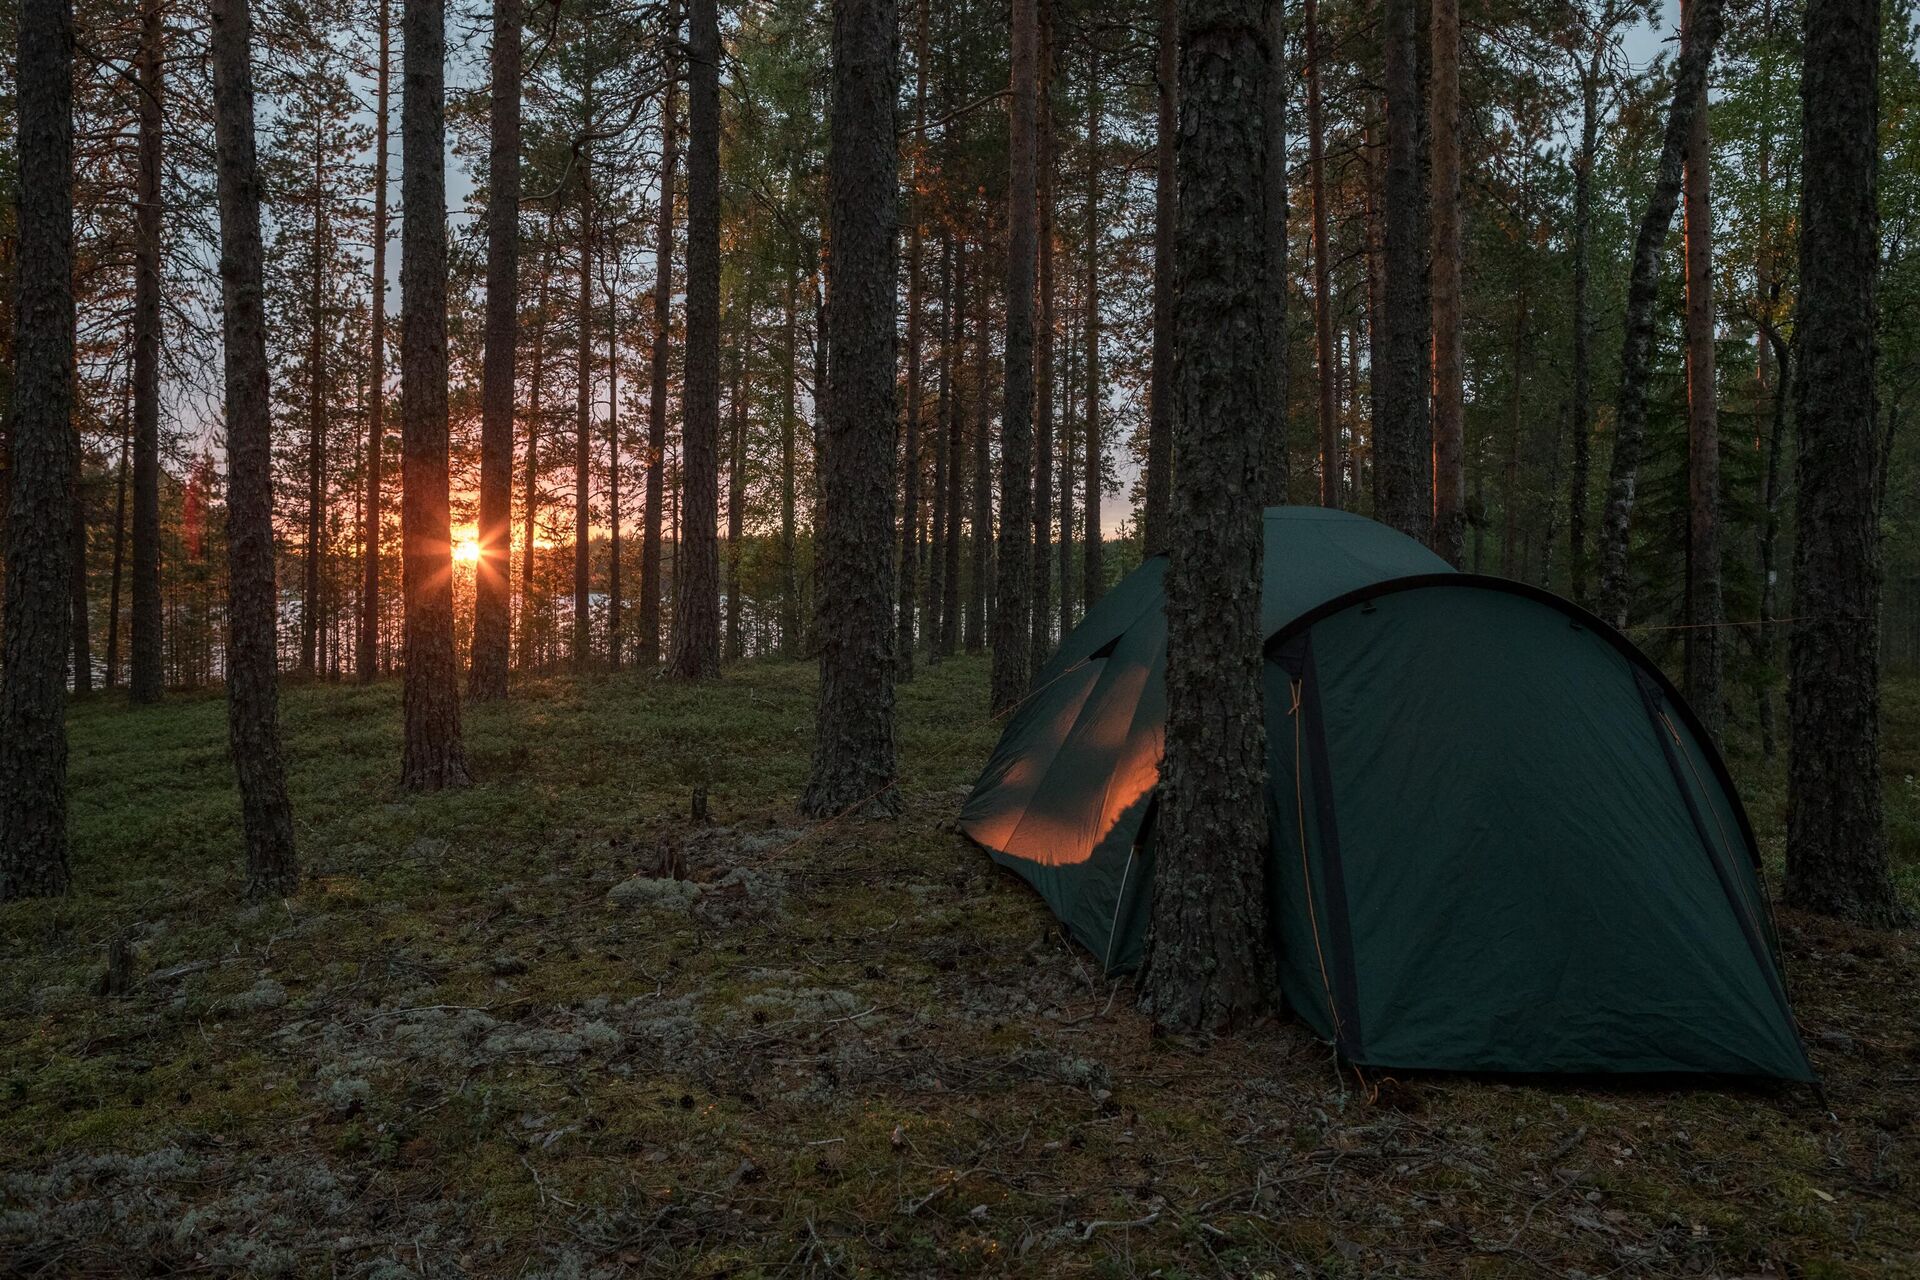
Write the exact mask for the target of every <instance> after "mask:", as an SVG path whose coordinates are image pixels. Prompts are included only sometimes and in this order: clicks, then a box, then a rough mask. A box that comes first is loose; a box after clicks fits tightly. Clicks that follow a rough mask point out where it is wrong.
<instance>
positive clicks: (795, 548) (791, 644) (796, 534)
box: [780, 268, 800, 658]
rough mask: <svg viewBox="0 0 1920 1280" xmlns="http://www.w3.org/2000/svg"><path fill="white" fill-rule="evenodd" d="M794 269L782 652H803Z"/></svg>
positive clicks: (785, 418)
mask: <svg viewBox="0 0 1920 1280" xmlns="http://www.w3.org/2000/svg"><path fill="white" fill-rule="evenodd" d="M795 276H796V272H795V270H794V269H793V268H789V269H788V274H787V300H786V320H785V325H784V332H785V340H784V342H783V345H782V348H781V350H782V354H783V356H784V359H785V362H786V368H785V369H784V371H783V372H784V374H785V377H784V379H783V381H782V389H781V401H780V655H781V656H782V657H785V658H791V657H795V656H797V655H798V654H799V652H800V527H799V517H798V515H797V514H796V512H795V508H796V506H797V505H798V501H799V487H800V479H799V476H798V474H797V472H798V469H799V458H798V456H797V455H798V445H799V441H798V439H797V437H798V435H799V431H800V410H799V394H798V387H799V382H800V350H799V342H800V331H799V299H798V296H797V295H798V291H799V282H798V280H797V279H796V278H795Z"/></svg>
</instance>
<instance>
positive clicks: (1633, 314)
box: [1595, 0, 1720, 627]
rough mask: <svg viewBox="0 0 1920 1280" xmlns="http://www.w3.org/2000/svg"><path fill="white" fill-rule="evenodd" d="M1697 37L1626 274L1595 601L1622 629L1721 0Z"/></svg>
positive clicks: (1682, 62)
mask: <svg viewBox="0 0 1920 1280" xmlns="http://www.w3.org/2000/svg"><path fill="white" fill-rule="evenodd" d="M1691 22H1692V25H1693V29H1692V32H1691V34H1692V36H1693V39H1692V40H1691V41H1689V42H1688V43H1686V44H1685V45H1683V46H1682V49H1681V53H1680V59H1679V62H1678V63H1677V64H1676V65H1675V67H1674V75H1673V101H1672V103H1671V104H1670V105H1669V106H1668V108H1667V126H1666V132H1665V135H1664V137H1663V138H1662V140H1661V147H1660V161H1659V165H1658V167H1657V168H1656V169H1655V171H1654V181H1653V190H1652V191H1651V192H1649V193H1648V196H1647V208H1646V212H1645V214H1643V215H1642V217H1641V219H1640V229H1639V232H1638V233H1637V235H1636V236H1635V238H1634V245H1633V266H1632V269H1631V272H1630V273H1629V275H1628V278H1627V311H1626V320H1625V324H1624V326H1623V328H1624V330H1625V333H1624V336H1623V338H1622V340H1621V344H1620V393H1619V402H1618V406H1617V408H1616V410H1615V413H1614V442H1613V466H1612V470H1611V472H1610V474H1609V476H1608V479H1607V502H1606V508H1605V511H1604V513H1603V515H1602V518H1601V524H1600V547H1599V553H1600V593H1599V596H1598V597H1597V599H1596V600H1595V604H1596V605H1597V606H1598V607H1597V610H1596V611H1597V612H1598V613H1599V614H1600V616H1601V617H1602V618H1605V619H1606V620H1607V621H1608V622H1610V623H1612V624H1613V625H1614V626H1616V627H1624V626H1625V625H1626V623H1627V604H1628V593H1629V589H1630V587H1631V580H1630V578H1629V572H1630V570H1629V566H1628V563H1627V533H1628V527H1629V525H1630V524H1631V522H1632V519H1633V504H1634V496H1635V490H1636V487H1637V485H1638V483H1639V477H1640V455H1641V452H1642V450H1643V449H1644V448H1645V445H1646V435H1647V379H1648V374H1649V371H1650V369H1651V367H1652V363H1653V320H1654V316H1653V307H1654V302H1655V300H1656V298H1657V296H1658V293H1659V280H1658V276H1657V273H1658V271H1659V265H1660V261H1659V259H1660V250H1661V248H1662V246H1663V245H1664V244H1665V242H1666V238H1667V230H1668V227H1669V226H1670V225H1671V224H1672V222H1673V210H1674V205H1675V204H1676V203H1677V202H1678V201H1679V198H1680V171H1681V164H1682V161H1683V160H1684V158H1685V156H1686V148H1687V135H1688V133H1689V131H1690V130H1691V129H1692V128H1693V113H1694V108H1695V107H1696V106H1697V105H1698V103H1699V100H1700V97H1701V93H1702V91H1703V87H1704V86H1705V84H1706V82H1707V67H1708V65H1709V63H1710V62H1711V61H1712V58H1713V46H1714V43H1715V42H1716V41H1717V40H1718V39H1719V38H1720V0H1694V8H1693V12H1692V16H1691Z"/></svg>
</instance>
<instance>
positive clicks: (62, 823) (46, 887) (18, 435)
mask: <svg viewBox="0 0 1920 1280" xmlns="http://www.w3.org/2000/svg"><path fill="white" fill-rule="evenodd" d="M17 33H18V36H19V52H18V61H17V62H16V63H15V64H14V65H15V75H16V82H15V83H16V88H15V100H16V103H17V110H18V112H19V115H18V119H19V128H18V132H17V134H16V142H15V146H16V148H17V156H18V161H19V165H20V170H21V172H23V173H32V174H36V175H39V177H38V180H37V181H34V182H28V183H23V184H21V186H20V189H19V195H18V201H19V203H18V215H17V217H18V225H19V229H20V231H19V234H20V241H19V244H20V254H19V259H18V262H17V264H16V266H15V275H14V289H15V294H14V297H15V302H16V306H15V317H16V321H17V324H18V329H17V337H16V340H15V345H14V367H13V403H12V406H11V414H10V416H11V419H12V425H11V428H10V436H11V439H10V441H9V442H8V446H9V455H10V457H9V465H8V504H7V523H6V554H7V564H6V569H7V573H6V613H5V619H6V626H5V635H4V645H5V661H4V662H0V902H11V901H13V900H15V899H17V898H34V897H42V896H45V895H49V894H59V893H65V892H66V891H67V886H68V884H69V882H70V880H71V875H70V873H69V871H68V868H67V720H66V716H67V707H66V688H65V686H66V674H67V645H68V639H69V637H68V635H67V631H68V628H69V627H70V626H71V625H72V617H71V614H70V613H69V612H68V609H67V599H66V596H67V590H68V579H69V576H70V575H71V573H72V563H71V558H72V555H73V532H72V531H73V376H74V313H73V178H72V173H73V10H72V7H71V5H70V3H69V2H68V0H21V4H20V7H19V18H18V25H17Z"/></svg>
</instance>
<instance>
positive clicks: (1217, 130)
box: [1143, 0, 1274, 1032]
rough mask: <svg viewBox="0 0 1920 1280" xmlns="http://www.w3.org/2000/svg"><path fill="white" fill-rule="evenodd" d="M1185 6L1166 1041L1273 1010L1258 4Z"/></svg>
mask: <svg viewBox="0 0 1920 1280" xmlns="http://www.w3.org/2000/svg"><path fill="white" fill-rule="evenodd" d="M1273 2H1274V0H1186V3H1185V5H1184V8H1183V13H1182V18H1183V21H1182V32H1181V66H1180V101H1181V116H1182V119H1181V129H1180V136H1181V145H1180V157H1179V175H1180V259H1179V300H1178V304H1177V306H1178V310H1177V313H1176V319H1175V330H1174V332H1175V335H1176V340H1177V341H1178V343H1179V357H1178V358H1179V366H1178V367H1179V375H1178V388H1177V394H1178V396H1179V402H1178V411H1177V413H1176V415H1175V418H1174V430H1175V432H1176V440H1175V446H1174V448H1175V453H1176V455H1177V456H1178V458H1179V460H1180V463H1179V467H1178V469H1177V471H1176V473H1175V475H1174V478H1173V512H1172V514H1173V539H1172V545H1171V547H1170V559H1169V561H1168V565H1167V729H1166V749H1165V755H1164V757H1163V760H1162V764H1161V771H1160V797H1159V805H1160V810H1159V816H1158V819H1157V825H1156V827H1155V854H1154V857H1155V865H1154V877H1153V906H1152V924H1151V929H1150V932H1149V935H1148V940H1147V955H1146V958H1145V961H1144V978H1143V987H1144V992H1145V997H1144V998H1145V1002H1146V1003H1147V1004H1148V1005H1149V1006H1150V1007H1151V1009H1152V1012H1153V1016H1154V1020H1155V1021H1156V1022H1157V1023H1159V1024H1160V1025H1162V1026H1165V1027H1168V1028H1170V1029H1172V1030H1174V1031H1177V1032H1203V1031H1224V1030H1229V1029H1232V1028H1234V1027H1236V1026H1241V1025H1244V1024H1245V1023H1247V1022H1248V1021H1250V1020H1251V1019H1252V1018H1254V1017H1256V1016H1257V1015H1258V1014H1259V1013H1260V1012H1261V1011H1262V1010H1263V1009H1264V1008H1265V1007H1266V1005H1267V1003H1268V1001H1269V998H1270V995H1269V992H1270V989H1271V968H1272V961H1271V959H1270V952H1269V950H1268V947H1267V939H1266V926H1267V912H1266V900H1267V899H1266V889H1265V883H1264V881H1265V858H1266V808H1265V789H1266V724H1265V713H1264V708H1263V706H1262V699H1261V692H1260V666H1261V657H1260V650H1261V643H1262V641H1263V640H1264V638H1265V637H1263V636H1262V635H1261V634H1260V578H1261V556H1262V543H1263V539H1262V536H1261V515H1260V488H1261V483H1262V478H1263V473H1264V472H1265V470H1266V458H1265V447H1264V441H1263V433H1262V432H1261V431H1259V430H1252V429H1249V425H1248V424H1250V423H1261V422H1264V421H1265V420H1266V416H1267V414H1268V412H1269V411H1270V408H1271V407H1270V406H1269V405H1268V404H1267V403H1266V400H1267V396H1268V394H1269V392H1270V388H1271V386H1272V382H1271V380H1270V378H1269V375H1268V371H1267V369H1266V367H1265V366H1266V363H1267V361H1268V360H1269V359H1270V358H1271V351H1272V348H1271V344H1270V343H1269V342H1268V341H1267V335H1266V327H1267V325H1268V323H1269V322H1270V320H1271V316H1272V307H1271V305H1270V304H1269V302H1268V299H1267V297H1266V292H1267V262H1266V253H1265V248H1264V242H1265V234H1266V225H1265V224H1266V196H1267V189H1268V188H1267V184H1266V182H1265V180H1264V174H1265V165H1266V163H1267V159H1268V154H1269V151H1268V145H1267V140H1266V136H1265V128H1266V112H1267V105H1266V89H1267V79H1268V77H1269V76H1270V75H1271V74H1272V67H1271V62H1272V58H1271V52H1270V47H1269V33H1270V32H1271V30H1272V29H1273V28H1272V24H1271V23H1270V22H1269V21H1268V12H1267V11H1268V6H1269V5H1270V4H1272V3H1273Z"/></svg>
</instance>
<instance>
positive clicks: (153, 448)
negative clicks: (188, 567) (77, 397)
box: [21, 0, 166, 703]
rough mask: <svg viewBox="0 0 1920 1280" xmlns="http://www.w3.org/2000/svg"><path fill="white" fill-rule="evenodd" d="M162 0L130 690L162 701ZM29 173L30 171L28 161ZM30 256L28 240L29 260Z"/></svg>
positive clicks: (140, 213) (137, 398) (145, 10)
mask: <svg viewBox="0 0 1920 1280" xmlns="http://www.w3.org/2000/svg"><path fill="white" fill-rule="evenodd" d="M165 39H166V33H165V29H164V27H163V25H162V16H161V0H140V53H139V69H138V75H139V78H140V94H139V100H140V138H139V168H140V176H139V181H138V185H137V188H136V193H135V194H136V199H137V201H138V204H137V207H136V211H135V214H134V277H133V325H134V334H133V579H132V584H131V585H132V589H133V607H132V615H131V625H130V630H131V636H130V639H131V645H130V648H131V651H132V669H131V670H130V671H129V673H128V676H127V695H128V697H129V698H131V699H132V700H133V701H134V702H136V703H146V702H157V701H159V699H160V694H161V691H162V689H163V688H164V687H165V685H166V673H165V671H164V670H163V667H162V664H163V663H164V662H165V655H164V652H163V649H162V635H161V613H162V608H163V605H162V601H161V596H160V284H161V278H160V275H161V244H160V236H161V212H162V211H161V205H160V200H161V196H160V180H161V172H162V164H163V157H162V150H161V139H162V137H163V135H164V124H163V120H162V111H163V109H164V106H165V99H164V97H163V96H162V95H163V84H164V80H163V76H162V69H161V68H162V64H163V62H164V60H165V53H166V50H165V48H164V43H165ZM21 172H23V173H24V172H27V167H26V166H25V165H24V164H23V165H22V166H21ZM25 259H26V252H25V249H24V246H23V248H22V251H21V260H22V261H23V262H24V261H25Z"/></svg>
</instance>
